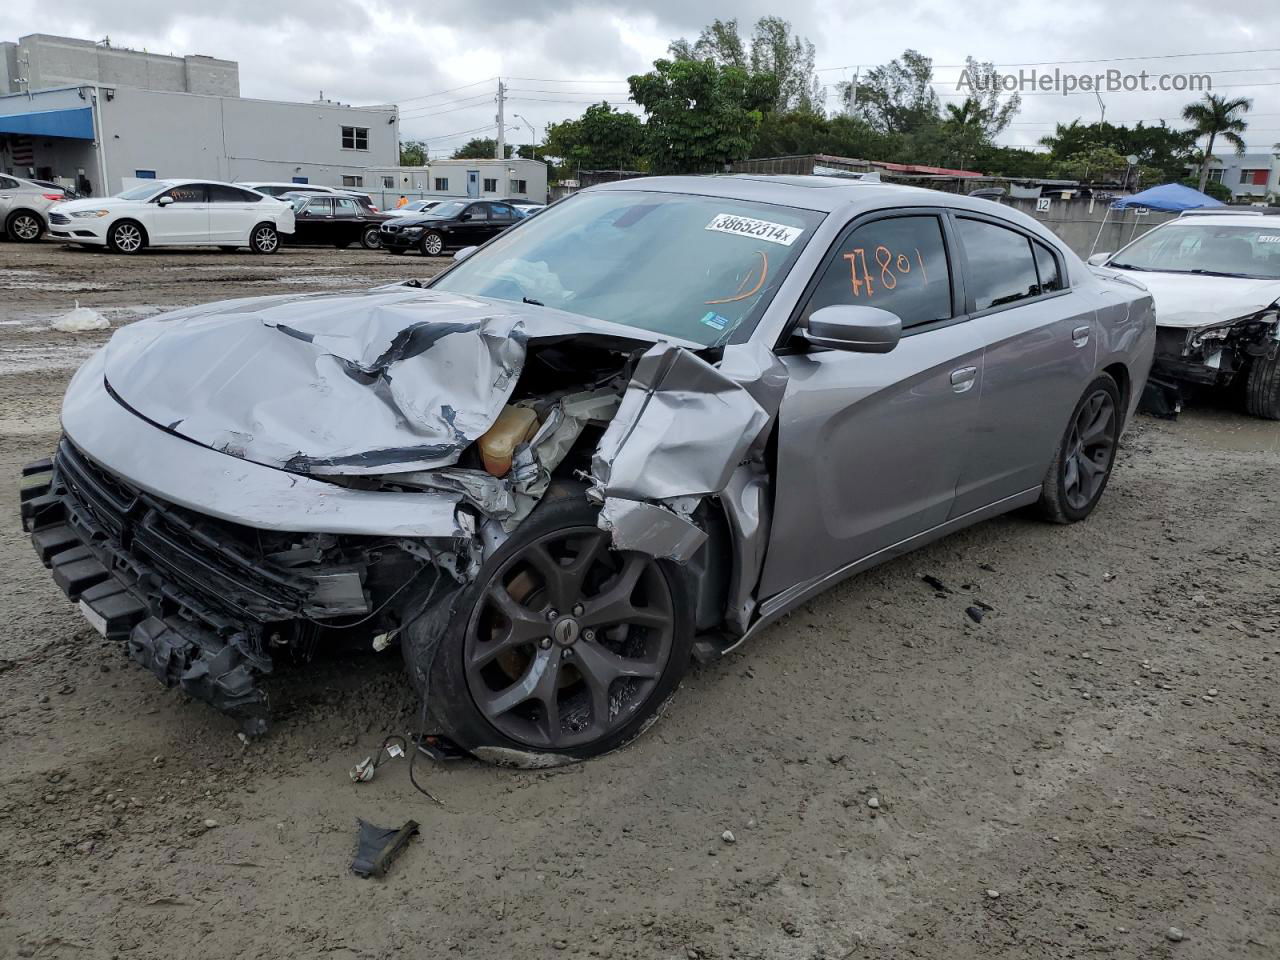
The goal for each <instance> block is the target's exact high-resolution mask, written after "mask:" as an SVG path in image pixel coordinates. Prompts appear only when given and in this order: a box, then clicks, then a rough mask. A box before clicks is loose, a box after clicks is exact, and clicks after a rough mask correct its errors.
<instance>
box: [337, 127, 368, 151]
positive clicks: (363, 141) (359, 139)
mask: <svg viewBox="0 0 1280 960" xmlns="http://www.w3.org/2000/svg"><path fill="white" fill-rule="evenodd" d="M342 149H343V150H368V149H369V128H368V127H343V128H342Z"/></svg>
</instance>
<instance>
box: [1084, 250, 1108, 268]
mask: <svg viewBox="0 0 1280 960" xmlns="http://www.w3.org/2000/svg"><path fill="white" fill-rule="evenodd" d="M1110 259H1111V254H1110V253H1109V252H1108V253H1095V254H1091V255H1090V257H1089V265H1090V266H1094V267H1100V266H1102V265H1103V264H1104V263H1106V262H1107V261H1108V260H1110Z"/></svg>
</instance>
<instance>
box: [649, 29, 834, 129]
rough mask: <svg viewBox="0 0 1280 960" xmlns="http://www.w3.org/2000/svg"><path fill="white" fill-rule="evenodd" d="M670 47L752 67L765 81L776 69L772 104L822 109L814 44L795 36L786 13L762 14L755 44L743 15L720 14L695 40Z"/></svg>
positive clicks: (675, 52)
mask: <svg viewBox="0 0 1280 960" xmlns="http://www.w3.org/2000/svg"><path fill="white" fill-rule="evenodd" d="M668 50H669V52H670V53H671V57H672V59H674V60H677V61H681V60H709V61H710V62H712V63H714V64H716V66H720V67H737V68H739V69H741V70H746V71H748V72H749V73H750V74H751V75H752V76H753V77H757V78H760V79H761V80H762V82H763V78H764V77H765V76H767V75H772V76H773V77H775V78H776V83H777V93H776V95H775V97H774V102H773V103H772V104H771V105H770V108H771V109H773V110H775V111H777V112H779V113H783V112H787V111H792V110H800V111H804V112H806V113H821V112H822V84H821V83H819V82H818V78H817V73H816V71H815V69H814V56H815V51H814V46H813V44H812V43H810V42H809V41H808V40H807V39H805V38H804V37H799V36H794V35H793V34H792V32H791V24H790V23H789V22H788V21H786V20H784V19H782V18H781V17H761V18H760V19H759V20H757V21H756V24H755V28H754V30H753V31H752V34H751V44H750V48H749V49H748V45H747V44H746V43H745V42H744V41H743V39H742V35H741V33H740V32H739V30H738V21H737V20H714V21H712V23H711V24H710V25H709V26H707V27H704V28H703V30H702V33H701V34H700V35H699V36H698V39H697V40H696V41H695V42H693V43H690V42H689V41H688V40H685V39H683V38H682V39H680V40H676V41H675V42H674V43H672V44H671V46H670V47H669V48H668Z"/></svg>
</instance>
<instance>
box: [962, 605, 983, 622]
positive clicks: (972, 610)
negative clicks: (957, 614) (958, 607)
mask: <svg viewBox="0 0 1280 960" xmlns="http://www.w3.org/2000/svg"><path fill="white" fill-rule="evenodd" d="M964 612H965V613H967V614H968V615H969V619H970V620H972V621H973V622H974V623H981V622H982V618H983V617H985V616H986V615H987V611H985V610H983V609H982V607H965V608H964Z"/></svg>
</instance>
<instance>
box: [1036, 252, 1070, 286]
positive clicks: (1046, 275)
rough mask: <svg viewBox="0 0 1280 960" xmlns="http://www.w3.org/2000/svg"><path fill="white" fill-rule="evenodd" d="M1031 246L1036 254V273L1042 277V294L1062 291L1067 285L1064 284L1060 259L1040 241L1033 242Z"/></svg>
mask: <svg viewBox="0 0 1280 960" xmlns="http://www.w3.org/2000/svg"><path fill="white" fill-rule="evenodd" d="M1031 246H1032V248H1033V249H1034V250H1035V253H1036V272H1037V273H1038V274H1039V275H1040V292H1041V293H1052V292H1053V291H1054V290H1061V289H1062V288H1063V287H1064V286H1065V285H1064V284H1063V282H1062V271H1061V269H1060V268H1059V266H1058V258H1057V257H1055V256H1054V255H1053V253H1052V251H1050V250H1049V248H1048V247H1046V246H1045V245H1044V244H1043V243H1040V242H1039V241H1038V240H1033V241H1031Z"/></svg>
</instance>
